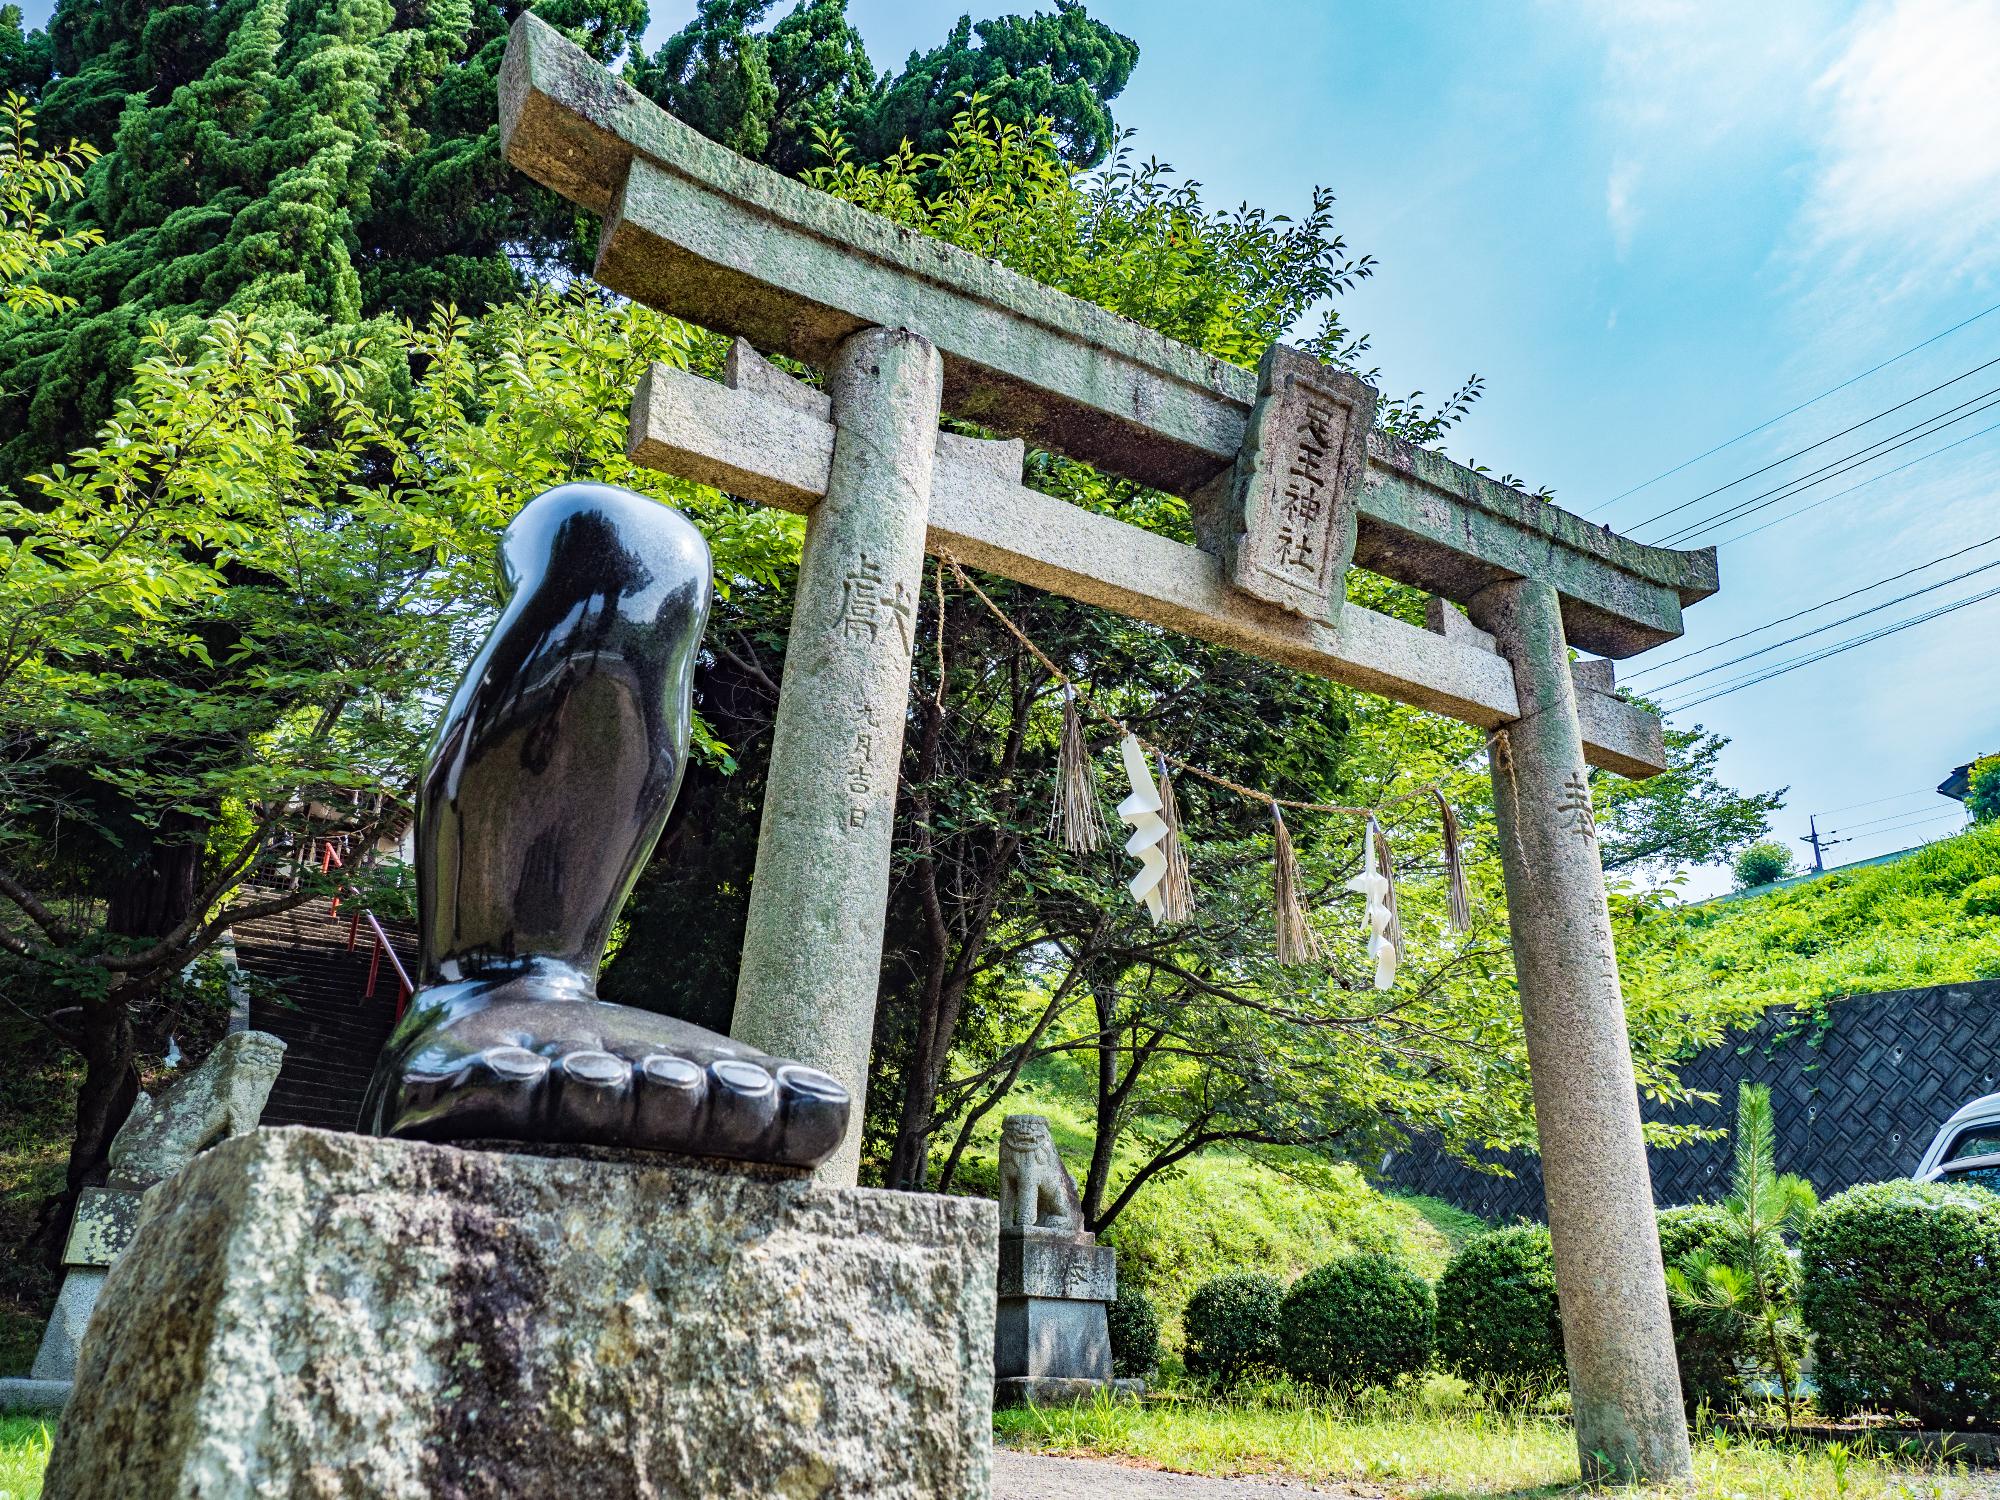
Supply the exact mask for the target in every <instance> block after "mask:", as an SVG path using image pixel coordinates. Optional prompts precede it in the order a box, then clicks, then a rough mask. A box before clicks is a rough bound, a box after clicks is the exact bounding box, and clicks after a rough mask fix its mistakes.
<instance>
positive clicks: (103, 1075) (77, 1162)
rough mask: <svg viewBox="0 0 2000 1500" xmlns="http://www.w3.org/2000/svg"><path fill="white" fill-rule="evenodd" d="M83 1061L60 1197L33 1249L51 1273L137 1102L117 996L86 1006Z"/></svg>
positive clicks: (128, 1022) (125, 1015)
mask: <svg viewBox="0 0 2000 1500" xmlns="http://www.w3.org/2000/svg"><path fill="white" fill-rule="evenodd" d="M77 1032H78V1035H77V1038H76V1040H77V1050H78V1051H79V1052H80V1053H81V1054H82V1056H83V1084H82V1086H81V1087H80V1088H79V1089H78V1090H77V1095H76V1128H75V1131H74V1133H73V1134H72V1136H71V1138H70V1147H69V1170H68V1172H67V1174H66V1176H65V1179H64V1182H63V1188H62V1191H61V1192H59V1193H57V1194H56V1195H55V1196H54V1197H52V1198H50V1199H49V1201H48V1202H47V1203H45V1204H43V1205H42V1213H41V1222H40V1223H39V1225H38V1226H37V1227H36V1230H35V1235H34V1243H35V1244H36V1246H37V1247H38V1248H39V1249H40V1250H41V1252H42V1256H43V1259H44V1261H45V1262H46V1263H47V1264H48V1267H49V1269H50V1270H56V1269H58V1268H60V1266H61V1265H62V1250H63V1244H64V1242H65V1241H67V1240H68V1238H69V1221H70V1215H71V1214H73V1213H74V1212H75V1211H76V1200H77V1198H78V1197H79V1196H80V1195H81V1194H82V1192H83V1190H84V1188H86V1187H89V1186H91V1185H93V1184H96V1183H100V1182H102V1181H103V1180H104V1172H105V1159H106V1157H107V1156H108V1155H109V1153H110V1150H111V1142H112V1139H113V1138H114V1137H115V1136H116V1135H117V1134H118V1131H119V1127H121V1126H122V1125H124V1123H125V1120H126V1118H127V1116H129V1115H130V1114H131V1113H132V1104H133V1101H134V1100H136V1099H137V1098H138V1097H139V1068H138V1062H137V1054H138V1042H137V1038H135V1037H134V1036H133V1034H132V1016H131V1012H130V1011H129V1010H128V1009H127V1008H126V1004H125V1000H124V997H123V996H122V995H120V994H119V993H118V992H117V991H116V990H114V991H113V992H112V994H111V995H110V996H107V997H106V998H105V999H103V1000H101V1001H98V1002H96V1003H94V1004H91V1005H88V1006H85V1007H84V1009H83V1013H82V1016H81V1018H80V1021H79V1024H78V1027H77Z"/></svg>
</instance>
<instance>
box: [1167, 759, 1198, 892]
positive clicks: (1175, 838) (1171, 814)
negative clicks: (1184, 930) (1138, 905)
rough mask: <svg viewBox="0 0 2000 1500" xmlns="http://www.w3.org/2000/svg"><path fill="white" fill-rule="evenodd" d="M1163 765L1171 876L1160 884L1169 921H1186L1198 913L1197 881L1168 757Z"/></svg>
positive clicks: (1168, 871)
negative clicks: (1183, 834) (1192, 872)
mask: <svg viewBox="0 0 2000 1500" xmlns="http://www.w3.org/2000/svg"><path fill="white" fill-rule="evenodd" d="M1159 762H1160V821H1162V822H1163V823H1165V824H1166V825H1167V845H1166V855H1167V873H1166V878H1165V879H1163V880H1162V881H1161V882H1160V901H1161V903H1162V904H1163V905H1164V906H1165V908H1166V920H1167V921H1169V922H1185V921H1186V920H1187V919H1188V916H1189V914H1190V913H1192V912H1193V911H1194V881H1193V879H1192V878H1191V877H1190V876H1189V874H1188V857H1187V844H1186V842H1185V841H1184V840H1183V839H1182V837H1181V810H1180V805H1179V804H1178V803H1177V802H1175V800H1174V777H1173V772H1172V771H1170V770H1169V769H1168V768H1167V758H1166V756H1164V755H1162V756H1160V757H1159Z"/></svg>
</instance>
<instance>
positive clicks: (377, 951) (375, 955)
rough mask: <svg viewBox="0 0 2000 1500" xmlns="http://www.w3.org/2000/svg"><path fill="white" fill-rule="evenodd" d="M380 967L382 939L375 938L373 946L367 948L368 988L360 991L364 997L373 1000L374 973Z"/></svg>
mask: <svg viewBox="0 0 2000 1500" xmlns="http://www.w3.org/2000/svg"><path fill="white" fill-rule="evenodd" d="M381 967H382V940H381V939H380V938H377V939H376V940H375V946H374V947H373V948H372V949H370V950H369V954H368V988H367V989H365V990H363V991H362V992H361V994H362V997H363V998H364V999H368V1000H373V999H374V998H375V975H376V974H377V972H378V971H380V969H381Z"/></svg>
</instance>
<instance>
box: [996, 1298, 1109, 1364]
mask: <svg viewBox="0 0 2000 1500" xmlns="http://www.w3.org/2000/svg"><path fill="white" fill-rule="evenodd" d="M993 1373H994V1375H995V1376H996V1377H997V1378H1000V1379H1005V1378H1007V1377H1009V1376H1015V1375H1032V1376H1051V1377H1054V1378H1056V1379H1060V1380H1095V1381H1099V1382H1103V1381H1106V1380H1109V1379H1110V1378H1111V1330H1110V1326H1109V1322H1108V1320H1107V1318H1106V1316H1105V1311H1104V1304H1103V1303H1102V1302H1079V1301H1072V1300H1070V1299H1068V1298H1063V1297H1002V1298H1001V1299H1000V1306H999V1309H998V1312H997V1314H996V1316H995V1319H994V1342H993Z"/></svg>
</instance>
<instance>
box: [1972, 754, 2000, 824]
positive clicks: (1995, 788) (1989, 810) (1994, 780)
mask: <svg viewBox="0 0 2000 1500" xmlns="http://www.w3.org/2000/svg"><path fill="white" fill-rule="evenodd" d="M1965 810H1966V811H1967V812H1969V813H1971V814H1972V821H1973V822H1975V823H1991V822H1992V821H1993V820H1994V819H1996V818H2000V755H1982V756H1980V757H1979V759H1978V760H1975V761H1974V762H1973V763H1972V771H1971V774H1970V775H1969V776H1968V777H1967V780H1966V792H1965Z"/></svg>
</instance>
